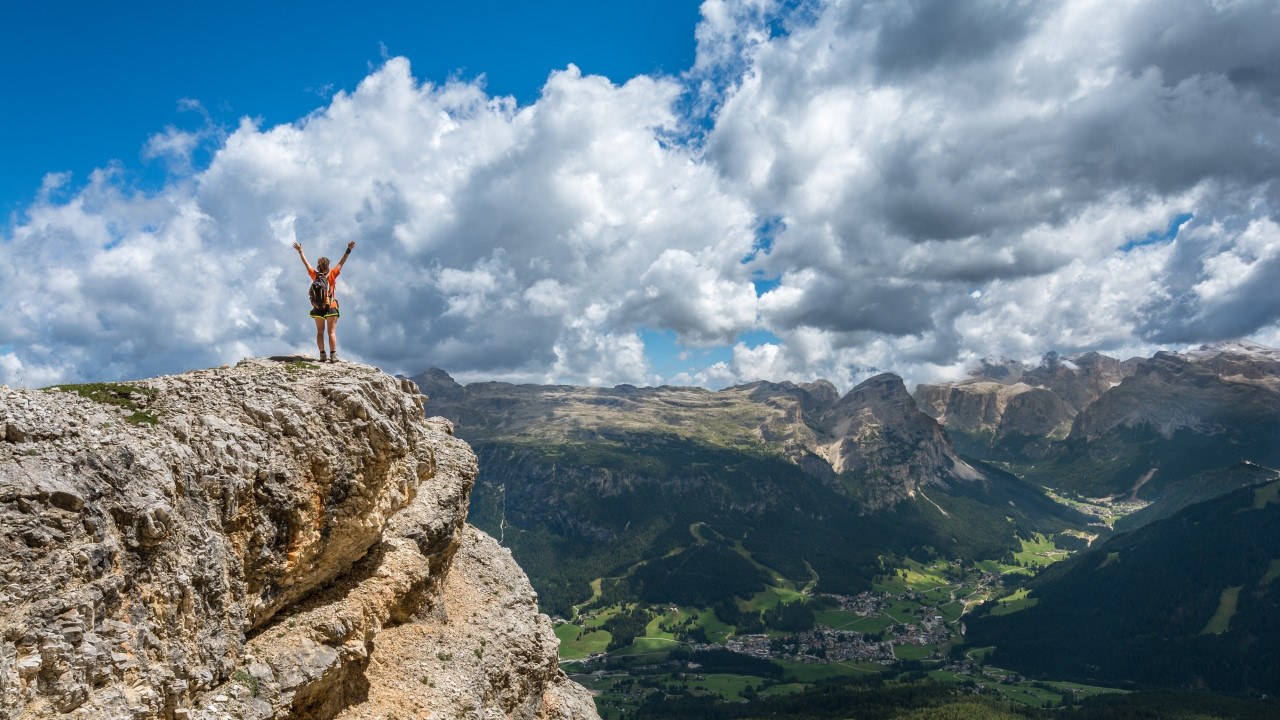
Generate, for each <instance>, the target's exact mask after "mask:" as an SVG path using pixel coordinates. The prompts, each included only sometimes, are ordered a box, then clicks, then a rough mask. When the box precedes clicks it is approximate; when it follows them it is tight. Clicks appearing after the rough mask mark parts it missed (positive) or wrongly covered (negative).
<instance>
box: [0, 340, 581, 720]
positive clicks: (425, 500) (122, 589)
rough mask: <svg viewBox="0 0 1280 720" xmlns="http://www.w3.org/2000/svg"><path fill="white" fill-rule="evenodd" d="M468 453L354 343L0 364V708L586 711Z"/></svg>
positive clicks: (40, 714)
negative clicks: (478, 489)
mask: <svg viewBox="0 0 1280 720" xmlns="http://www.w3.org/2000/svg"><path fill="white" fill-rule="evenodd" d="M476 472H477V470H476V459H475V456H474V454H473V453H472V452H471V450H470V448H469V447H467V445H466V444H465V443H463V442H462V441H461V440H458V439H456V438H454V437H453V436H452V426H451V425H450V424H449V423H448V422H447V421H445V420H443V419H440V418H435V419H427V418H425V417H424V413H423V405H422V398H421V396H420V395H419V393H418V390H417V388H416V387H415V386H414V385H413V384H412V383H410V382H409V381H408V380H407V379H406V380H397V379H395V378H392V377H390V376H388V375H386V374H384V373H382V372H379V371H378V370H377V369H376V368H372V367H368V366H364V365H360V364H357V363H342V364H341V365H328V364H325V365H317V364H313V363H311V362H308V361H307V360H303V359H297V358H275V359H249V360H245V361H242V362H241V363H239V364H237V365H236V366H234V367H223V368H218V369H212V370H201V371H196V372H190V373H185V374H182V375H174V376H167V377H159V378H152V379H148V380H141V381H137V382H131V383H127V384H122V383H103V384H96V385H81V386H73V385H66V386H61V387H57V388H50V389H47V390H15V389H11V388H7V387H0V717H22V718H44V717H60V718H84V719H85V720H88V719H89V718H93V719H95V720H96V719H97V718H120V719H128V718H223V717H235V718H256V719H259V720H262V719H265V718H325V719H327V718H350V719H354V718H366V717H386V712H384V711H385V710H387V709H388V708H394V709H395V711H396V713H395V714H397V715H401V714H403V715H405V716H407V715H412V716H415V717H416V716H431V715H434V716H445V715H448V716H450V717H452V716H454V714H456V713H457V712H461V709H462V708H466V709H467V712H471V711H472V709H478V711H479V712H480V713H482V714H484V715H485V716H490V714H491V713H492V714H493V715H494V716H502V717H515V716H520V717H533V716H538V717H546V718H594V717H596V715H595V710H594V707H593V706H592V704H591V700H590V698H589V696H588V695H587V694H586V691H585V690H583V689H582V688H580V687H579V686H576V685H573V684H572V683H570V682H569V681H568V680H567V678H565V676H564V675H563V674H562V673H560V671H559V670H558V666H557V657H556V655H557V653H556V647H557V642H556V640H555V637H554V634H553V633H552V631H551V626H550V622H549V620H548V619H547V618H546V617H545V616H542V615H539V614H538V611H537V605H536V602H535V596H534V594H533V592H532V590H531V589H530V587H529V584H528V580H527V578H525V576H524V574H523V573H522V572H521V571H520V569H519V567H517V566H516V565H515V563H514V562H513V561H512V560H511V558H510V555H509V553H507V552H506V551H505V550H503V549H501V548H499V547H498V546H497V544H496V543H494V542H493V541H492V540H491V539H488V538H487V537H486V536H483V535H482V534H481V533H478V532H476V531H473V530H470V529H468V527H467V525H466V511H467V503H468V496H469V493H470V491H471V487H472V484H473V482H474V479H475V476H476ZM481 574H483V576H484V577H483V578H480V579H481V580H482V582H476V579H477V576H479V575H481ZM451 606H455V607H456V609H457V611H456V612H455V613H454V614H452V615H451V614H450V607H451ZM462 609H465V612H462V611H461V610H462ZM477 638H488V639H489V645H488V648H487V649H485V650H484V652H476V650H478V649H480V646H479V645H477V644H476V643H480V642H483V641H481V640H477ZM454 656H456V657H457V658H459V659H458V660H457V661H455V662H451V663H445V662H443V661H441V660H440V659H439V658H443V657H454ZM422 678H429V679H430V681H431V682H430V684H428V683H426V682H424V681H422ZM512 678H515V679H516V681H515V682H512Z"/></svg>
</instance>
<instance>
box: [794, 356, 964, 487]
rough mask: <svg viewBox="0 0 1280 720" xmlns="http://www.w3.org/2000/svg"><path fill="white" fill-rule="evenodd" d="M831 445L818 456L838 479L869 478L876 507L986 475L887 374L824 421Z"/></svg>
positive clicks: (861, 387) (832, 410) (857, 390)
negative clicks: (961, 454) (842, 476)
mask: <svg viewBox="0 0 1280 720" xmlns="http://www.w3.org/2000/svg"><path fill="white" fill-rule="evenodd" d="M819 422H820V423H821V425H822V427H823V429H824V430H825V435H826V437H828V438H830V441H829V442H828V443H827V444H825V445H823V446H821V447H819V448H818V452H819V453H820V454H821V455H822V456H823V457H825V458H826V459H827V461H828V462H829V463H830V464H831V467H832V469H833V470H835V472H837V473H843V472H853V473H855V474H856V475H858V476H861V477H862V478H864V483H866V485H867V487H868V489H869V490H870V493H869V495H868V496H867V497H866V498H865V499H866V500H867V501H869V502H870V503H871V504H872V505H873V506H880V505H887V504H892V503H894V502H897V501H900V500H902V499H903V498H905V497H910V496H914V493H915V492H916V491H918V490H919V489H920V488H921V487H923V486H927V485H936V484H941V483H944V482H946V481H948V480H951V479H959V480H977V479H979V478H980V477H981V474H980V473H979V472H978V471H977V470H976V469H974V468H973V467H971V466H969V465H968V464H966V463H965V462H964V461H963V460H961V459H960V458H959V456H957V455H956V454H955V451H954V450H953V449H952V447H951V443H950V442H949V441H948V440H947V436H946V434H945V433H944V432H943V430H942V426H941V425H939V424H938V422H937V421H936V420H934V419H933V418H931V417H929V416H928V415H925V414H924V413H923V412H921V411H920V408H919V407H918V406H917V405H916V402H915V400H914V399H913V398H912V397H911V394H910V393H908V392H907V388H906V386H905V385H904V384H903V382H902V378H900V377H898V376H897V375H893V374H890V373H883V374H880V375H876V376H875V377H872V378H869V379H868V380H866V381H865V382H863V383H861V384H860V385H858V386H857V387H855V388H854V389H852V390H850V391H849V392H848V393H847V394H846V395H845V396H844V397H843V398H841V399H840V401H839V402H837V403H835V405H833V406H832V407H831V408H830V409H829V410H827V411H826V412H825V413H823V414H821V415H820V416H819Z"/></svg>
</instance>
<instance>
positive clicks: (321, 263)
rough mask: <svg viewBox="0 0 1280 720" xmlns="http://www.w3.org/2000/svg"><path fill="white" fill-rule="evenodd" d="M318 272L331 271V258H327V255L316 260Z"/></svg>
mask: <svg viewBox="0 0 1280 720" xmlns="http://www.w3.org/2000/svg"><path fill="white" fill-rule="evenodd" d="M316 272H318V273H328V272H329V258H327V257H322V258H320V259H319V260H317V261H316Z"/></svg>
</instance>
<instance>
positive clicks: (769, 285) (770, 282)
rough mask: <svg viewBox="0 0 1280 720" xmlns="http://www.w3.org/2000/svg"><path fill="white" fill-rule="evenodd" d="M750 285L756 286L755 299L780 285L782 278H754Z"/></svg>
mask: <svg viewBox="0 0 1280 720" xmlns="http://www.w3.org/2000/svg"><path fill="white" fill-rule="evenodd" d="M751 284H752V285H755V286H756V297H760V296H761V295H764V294H765V293H767V292H769V291H770V290H773V289H774V288H776V287H778V286H779V285H781V284H782V278H780V277H775V278H756V279H753V280H752V281H751Z"/></svg>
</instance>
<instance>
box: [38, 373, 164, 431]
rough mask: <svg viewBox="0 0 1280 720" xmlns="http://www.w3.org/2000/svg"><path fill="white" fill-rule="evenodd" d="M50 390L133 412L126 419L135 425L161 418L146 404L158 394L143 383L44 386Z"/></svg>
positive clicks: (149, 422) (147, 423)
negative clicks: (146, 407) (147, 408)
mask: <svg viewBox="0 0 1280 720" xmlns="http://www.w3.org/2000/svg"><path fill="white" fill-rule="evenodd" d="M44 389H45V390H46V391H48V392H69V393H75V394H76V395H79V396H80V397H83V398H88V399H89V400H92V401H94V402H98V403H102V404H103V405H114V406H116V407H119V408H123V409H125V410H132V411H133V412H132V413H130V414H129V415H126V416H125V418H124V420H125V422H127V423H130V424H133V425H155V424H156V423H157V422H159V418H157V417H156V416H155V414H153V413H151V412H148V411H147V410H146V409H145V406H146V405H147V403H149V402H150V401H152V400H154V399H155V397H156V395H157V394H158V393H157V392H156V391H155V390H153V389H151V388H148V387H143V386H141V385H127V384H125V383H84V384H80V385H55V386H53V387H47V388H44Z"/></svg>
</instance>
